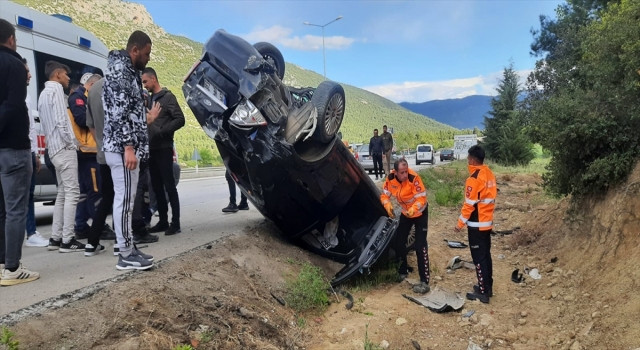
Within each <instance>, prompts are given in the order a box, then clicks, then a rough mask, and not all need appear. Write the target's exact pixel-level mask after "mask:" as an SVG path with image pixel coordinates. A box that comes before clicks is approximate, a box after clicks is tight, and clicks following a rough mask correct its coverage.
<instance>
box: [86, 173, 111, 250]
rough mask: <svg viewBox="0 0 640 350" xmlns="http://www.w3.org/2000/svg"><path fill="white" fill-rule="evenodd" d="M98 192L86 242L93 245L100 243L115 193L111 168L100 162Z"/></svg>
mask: <svg viewBox="0 0 640 350" xmlns="http://www.w3.org/2000/svg"><path fill="white" fill-rule="evenodd" d="M100 193H101V197H100V200H99V201H98V205H97V207H96V212H95V215H94V217H93V222H92V223H91V230H90V231H89V240H88V243H89V244H91V245H92V246H94V247H95V246H97V245H98V243H100V235H102V230H103V229H104V224H105V221H106V220H107V216H109V214H111V210H113V198H114V197H115V195H116V194H115V192H114V190H113V178H112V177H111V168H109V166H108V165H106V164H100Z"/></svg>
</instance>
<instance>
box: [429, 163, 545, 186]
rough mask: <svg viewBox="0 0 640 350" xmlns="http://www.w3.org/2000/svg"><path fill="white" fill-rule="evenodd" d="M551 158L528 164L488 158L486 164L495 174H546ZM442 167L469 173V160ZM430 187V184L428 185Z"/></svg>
mask: <svg viewBox="0 0 640 350" xmlns="http://www.w3.org/2000/svg"><path fill="white" fill-rule="evenodd" d="M550 161H551V158H535V159H533V160H532V161H531V163H529V165H526V166H504V165H499V164H496V163H494V162H491V161H489V160H487V161H486V162H485V164H487V165H488V166H489V168H490V169H491V171H493V173H494V174H500V175H502V174H540V175H542V174H544V173H545V172H546V171H547V170H546V169H545V167H546V166H547V165H548V164H549V162H550ZM442 168H449V169H459V170H464V172H465V174H466V173H467V160H466V159H462V160H456V161H454V162H451V163H450V164H448V165H445V166H442ZM427 187H428V185H427Z"/></svg>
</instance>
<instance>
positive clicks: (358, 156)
mask: <svg viewBox="0 0 640 350" xmlns="http://www.w3.org/2000/svg"><path fill="white" fill-rule="evenodd" d="M359 159H360V154H359V153H358V152H356V160H359Z"/></svg>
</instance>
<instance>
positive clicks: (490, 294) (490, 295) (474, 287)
mask: <svg viewBox="0 0 640 350" xmlns="http://www.w3.org/2000/svg"><path fill="white" fill-rule="evenodd" d="M473 292H474V293H476V294H480V286H479V285H477V284H474V285H473ZM485 294H487V295H488V296H489V298H491V297H493V290H491V289H487V293H485Z"/></svg>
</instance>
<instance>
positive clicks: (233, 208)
mask: <svg viewBox="0 0 640 350" xmlns="http://www.w3.org/2000/svg"><path fill="white" fill-rule="evenodd" d="M224 178H225V179H227V184H228V185H229V205H227V206H226V207H225V208H222V212H223V213H237V212H238V210H249V204H248V203H247V197H245V196H244V193H242V191H240V205H237V204H236V182H235V181H233V178H232V177H231V173H230V172H229V169H227V172H226V173H225V174H224Z"/></svg>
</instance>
